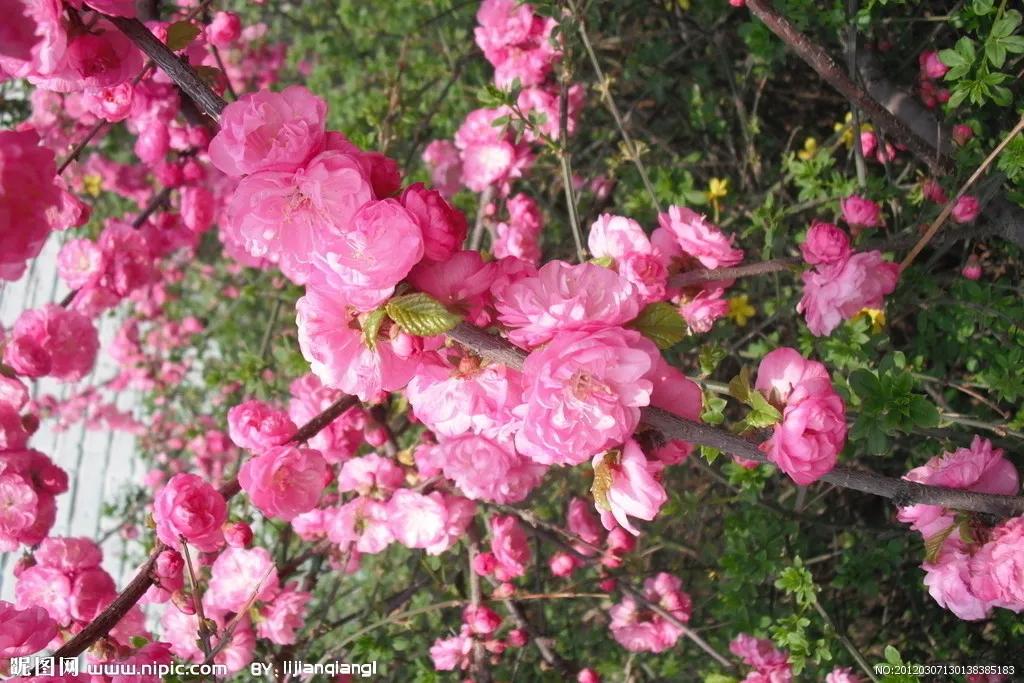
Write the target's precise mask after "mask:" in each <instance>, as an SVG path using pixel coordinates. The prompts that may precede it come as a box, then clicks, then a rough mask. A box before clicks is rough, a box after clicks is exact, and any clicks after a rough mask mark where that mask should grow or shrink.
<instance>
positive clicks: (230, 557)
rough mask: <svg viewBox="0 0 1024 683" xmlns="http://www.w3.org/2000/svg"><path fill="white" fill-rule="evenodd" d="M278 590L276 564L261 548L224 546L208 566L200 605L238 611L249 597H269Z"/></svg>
mask: <svg viewBox="0 0 1024 683" xmlns="http://www.w3.org/2000/svg"><path fill="white" fill-rule="evenodd" d="M278 590H279V586H278V581H277V567H275V566H274V559H273V558H272V557H271V556H270V553H269V552H267V550H266V549H265V548H250V549H244V548H225V549H224V551H223V552H222V553H221V554H220V555H218V556H217V559H216V560H215V561H214V563H213V565H212V566H211V567H210V583H209V585H208V586H207V589H206V592H205V593H204V594H203V605H204V606H209V607H212V608H214V609H218V610H223V611H226V612H240V611H242V608H243V607H244V606H245V605H246V604H247V603H249V602H250V601H254V600H255V601H260V602H268V601H270V600H272V599H273V598H274V596H275V595H276V594H277V592H278Z"/></svg>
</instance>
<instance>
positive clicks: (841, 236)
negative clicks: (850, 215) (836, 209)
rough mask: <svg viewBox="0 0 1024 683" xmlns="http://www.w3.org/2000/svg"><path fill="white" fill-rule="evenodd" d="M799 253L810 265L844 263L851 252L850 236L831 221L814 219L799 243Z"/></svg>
mask: <svg viewBox="0 0 1024 683" xmlns="http://www.w3.org/2000/svg"><path fill="white" fill-rule="evenodd" d="M844 214H845V212H844ZM847 222H849V219H847ZM800 253H801V254H802V255H803V257H804V261H806V262H807V263H809V264H811V265H812V266H816V265H820V264H825V265H833V264H836V263H845V262H846V260H847V259H848V258H850V254H851V249H850V238H849V237H847V236H846V233H845V232H843V231H842V230H841V229H840V228H838V227H836V226H834V225H832V224H831V223H822V222H821V221H815V222H814V223H813V224H812V225H811V227H810V229H809V230H808V231H807V237H806V239H804V241H803V243H802V244H801V245H800Z"/></svg>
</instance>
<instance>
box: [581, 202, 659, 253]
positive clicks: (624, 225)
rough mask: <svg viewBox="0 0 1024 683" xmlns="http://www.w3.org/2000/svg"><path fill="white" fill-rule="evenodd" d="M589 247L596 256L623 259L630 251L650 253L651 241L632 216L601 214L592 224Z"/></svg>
mask: <svg viewBox="0 0 1024 683" xmlns="http://www.w3.org/2000/svg"><path fill="white" fill-rule="evenodd" d="M587 248H588V249H589V250H590V255H591V256H593V257H594V258H603V257H608V258H612V259H615V260H616V261H621V260H622V259H624V258H625V257H626V255H627V254H630V253H641V254H649V253H651V252H652V251H653V247H652V246H651V241H650V239H648V237H647V234H646V233H645V232H644V229H643V228H642V227H640V224H639V223H637V222H636V221H634V220H633V219H632V218H626V217H625V216H614V215H612V214H610V213H603V214H601V215H600V216H599V217H598V219H597V220H596V221H594V222H593V224H591V226H590V232H589V233H588V234H587Z"/></svg>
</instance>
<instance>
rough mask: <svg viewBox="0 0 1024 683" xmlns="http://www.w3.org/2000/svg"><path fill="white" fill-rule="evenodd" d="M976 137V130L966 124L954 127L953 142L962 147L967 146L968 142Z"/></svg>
mask: <svg viewBox="0 0 1024 683" xmlns="http://www.w3.org/2000/svg"><path fill="white" fill-rule="evenodd" d="M973 137H974V129H972V128H971V127H970V126H968V125H967V124H966V123H958V124H956V125H955V126H953V142H955V143H956V144H958V145H960V146H961V147H962V146H963V145H966V144H967V141H968V140H970V139H971V138H973Z"/></svg>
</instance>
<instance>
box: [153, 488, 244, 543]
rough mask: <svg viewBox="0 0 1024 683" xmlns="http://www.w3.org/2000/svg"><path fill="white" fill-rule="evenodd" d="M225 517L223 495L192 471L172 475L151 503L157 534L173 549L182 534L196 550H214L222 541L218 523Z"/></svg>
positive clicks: (225, 508)
mask: <svg viewBox="0 0 1024 683" xmlns="http://www.w3.org/2000/svg"><path fill="white" fill-rule="evenodd" d="M226 518H227V506H226V504H225V503H224V497H223V496H221V495H220V493H218V492H217V491H216V489H214V488H213V487H212V486H210V485H209V484H208V483H206V482H205V481H203V480H202V479H201V478H199V477H197V476H196V475H194V474H186V473H180V474H175V475H174V476H173V477H171V479H170V481H168V482H167V485H166V486H164V487H163V488H162V489H161V490H160V492H159V493H158V494H157V495H156V499H155V500H154V503H153V519H154V521H155V522H156V533H157V536H158V537H159V538H160V540H161V541H163V542H164V543H166V544H167V545H169V546H170V547H172V548H177V547H180V545H181V542H180V540H179V536H184V537H185V540H186V541H188V542H189V543H190V544H191V545H193V546H195V547H196V548H197V549H199V550H202V551H204V552H212V551H214V550H217V549H218V548H219V547H220V546H221V545H222V544H223V541H224V534H223V532H222V531H221V525H222V524H224V520H225V519H226Z"/></svg>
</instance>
